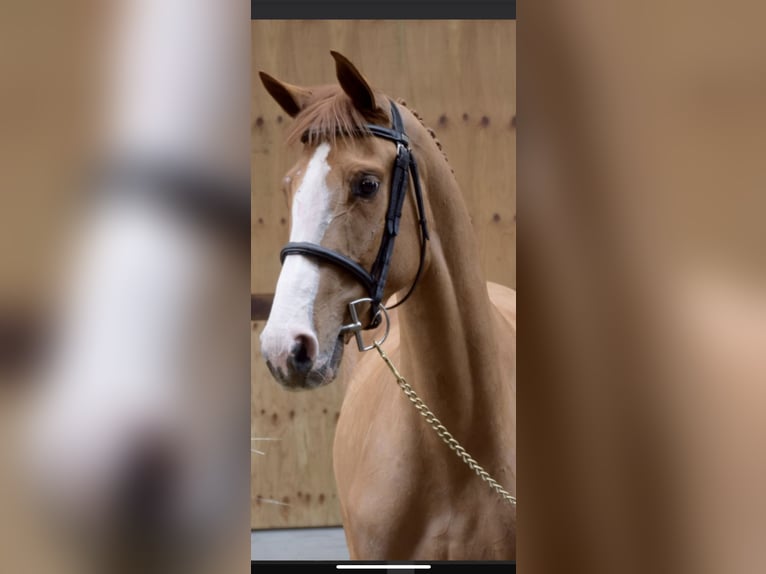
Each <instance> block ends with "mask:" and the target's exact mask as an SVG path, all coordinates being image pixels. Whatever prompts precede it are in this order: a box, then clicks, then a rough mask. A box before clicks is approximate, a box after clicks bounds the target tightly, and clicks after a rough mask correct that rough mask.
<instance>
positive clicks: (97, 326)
mask: <svg viewBox="0 0 766 574" xmlns="http://www.w3.org/2000/svg"><path fill="white" fill-rule="evenodd" d="M248 14H249V6H247V5H246V4H245V3H244V2H240V1H228V0H225V1H224V2H220V1H216V2H210V1H208V0H191V1H186V0H184V1H183V2H181V1H178V0H151V1H146V0H139V1H133V0H132V1H130V2H122V1H114V2H107V3H103V2H91V1H88V0H85V1H79V0H76V1H75V2H69V3H66V4H60V3H51V2H43V3H28V2H18V1H10V2H4V3H3V4H2V6H0V38H1V40H0V43H1V44H0V45H2V49H0V189H2V192H1V193H0V221H1V224H0V238H1V240H0V245H2V254H1V255H0V381H1V384H0V395H1V396H0V437H1V438H0V456H2V459H1V460H2V463H0V508H2V509H3V511H2V513H0V561H1V563H2V567H0V569H2V570H3V571H9V572H11V571H17V572H43V571H46V572H82V573H88V572H93V573H102V572H137V571H141V572H188V571H194V572H197V571H199V572H221V571H227V572H228V571H238V570H241V571H244V570H245V569H246V568H247V558H248V554H249V552H248V517H249V513H248V508H247V500H248V494H247V493H248V484H249V471H248V468H249V457H250V452H249V450H248V448H247V443H248V436H247V432H248V423H249V414H248V404H249V385H248V381H249V328H248V316H247V312H248V311H247V310H248V302H249V293H248V286H249V277H250V267H249V259H248V254H249V236H250V233H249V219H250V217H249V215H250V214H249V205H250V197H249V167H250V166H249V163H248V150H249V131H248V126H249V116H250V108H249V101H248V94H249V76H248V73H249V51H248V42H249V18H248Z"/></svg>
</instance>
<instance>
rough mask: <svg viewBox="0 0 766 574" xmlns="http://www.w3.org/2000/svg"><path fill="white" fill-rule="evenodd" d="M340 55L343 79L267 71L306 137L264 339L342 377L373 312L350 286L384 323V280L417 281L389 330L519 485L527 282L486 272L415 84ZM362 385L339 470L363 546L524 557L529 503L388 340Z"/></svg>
mask: <svg viewBox="0 0 766 574" xmlns="http://www.w3.org/2000/svg"><path fill="white" fill-rule="evenodd" d="M332 55H333V57H334V59H335V63H336V71H337V79H338V82H339V85H327V86H318V87H310V88H305V87H299V86H295V85H291V84H287V83H284V82H281V81H279V80H276V79H274V78H273V77H271V76H269V75H267V74H265V73H263V72H261V74H260V76H261V80H262V81H263V84H264V85H265V87H266V89H267V90H268V92H269V93H270V94H271V96H272V97H273V98H274V99H275V100H276V101H277V103H278V104H279V105H280V106H281V107H282V108H283V109H284V110H285V112H287V113H288V114H289V115H290V116H291V117H293V118H294V120H295V121H294V124H293V126H292V129H291V132H290V134H289V135H288V141H296V140H298V139H301V140H303V141H304V147H303V153H302V155H301V157H300V159H299V160H298V161H297V163H296V164H295V165H294V166H293V167H292V169H290V170H289V172H288V174H287V176H286V177H285V179H284V182H283V185H284V190H283V191H284V193H285V194H286V195H287V198H288V202H289V204H290V210H291V222H290V243H289V244H288V246H287V247H286V248H285V250H283V253H282V258H283V267H282V271H281V273H280V276H279V280H278V283H277V287H276V293H275V297H274V303H273V307H272V310H271V314H270V316H269V320H268V323H267V325H266V327H265V329H264V331H263V333H262V335H261V350H262V354H263V356H264V358H265V359H266V361H267V364H268V366H269V368H270V370H271V372H272V374H273V375H274V377H275V378H276V380H277V381H278V382H279V383H280V384H281V385H283V386H284V387H286V388H289V389H293V390H298V389H309V388H315V387H317V386H320V385H324V384H327V383H330V382H331V381H332V380H334V379H335V378H336V376H337V375H338V371H339V366H340V363H341V358H342V356H343V352H344V347H345V345H346V343H348V342H349V341H350V340H353V339H352V335H353V334H355V333H354V331H356V332H358V328H359V327H360V325H358V324H357V329H354V328H353V323H352V324H351V325H349V323H350V313H349V310H350V309H349V303H350V302H351V301H352V300H356V299H360V298H364V297H369V298H368V299H367V303H366V304H365V305H366V306H365V307H364V309H363V310H364V311H367V310H372V312H371V313H370V315H369V316H368V315H366V314H364V313H362V314H360V319H359V322H362V323H364V324H365V325H366V326H369V325H370V319H369V317H371V316H374V315H375V309H374V307H375V306H376V303H378V300H377V298H376V297H375V296H374V295H373V293H374V292H375V291H376V288H377V287H383V286H384V289H382V293H381V294H380V295H381V296H380V297H379V300H380V302H386V300H387V299H388V301H389V303H390V302H391V301H393V300H394V299H395V300H397V301H399V302H401V301H403V298H404V295H405V294H411V297H409V298H407V300H406V302H404V304H403V305H402V306H401V307H400V308H399V309H397V310H396V311H392V312H391V333H390V335H389V337H388V339H387V340H386V341H385V343H384V344H383V345H382V346H383V348H384V349H385V350H386V352H387V354H388V355H389V356H390V357H391V359H392V360H393V362H394V364H396V365H397V367H398V368H399V370H400V371H401V373H402V374H403V375H404V376H405V377H406V378H407V380H408V381H409V382H410V383H411V384H412V386H413V387H414V388H415V389H416V391H417V392H418V394H419V395H420V396H421V397H422V399H423V400H424V401H425V403H426V404H427V405H428V406H429V407H430V409H431V410H432V411H433V412H434V413H435V414H436V416H438V417H439V419H440V420H441V422H442V423H443V424H444V425H445V426H446V428H448V429H449V431H450V432H451V433H452V435H453V436H454V437H455V438H456V439H457V440H459V441H460V443H461V444H462V445H463V446H464V447H465V449H466V450H467V451H468V452H469V453H470V454H471V455H472V457H473V458H474V459H475V460H476V461H477V462H478V463H479V464H481V465H483V466H484V468H485V469H486V470H487V471H488V472H489V474H490V475H492V477H493V478H494V479H496V480H497V482H499V483H500V484H501V485H503V486H504V487H505V488H506V489H507V490H508V491H509V492H510V493H511V494H513V495H514V496H515V488H516V413H515V404H516V398H515V397H516V295H515V291H513V290H511V289H509V288H507V287H503V286H500V285H497V284H493V283H487V282H485V280H484V278H483V275H482V269H481V266H480V263H479V257H478V247H477V241H476V239H475V236H474V231H473V229H472V226H471V221H470V218H469V215H468V211H467V209H466V205H465V202H464V199H463V196H462V194H461V191H460V189H459V187H458V184H457V181H456V179H455V176H454V175H453V173H452V169H451V168H450V165H449V163H448V162H447V159H446V156H445V155H444V153H443V152H442V151H441V145H440V144H439V142H438V141H437V140H436V138H435V135H434V134H433V131H431V130H429V129H428V128H426V127H425V125H423V123H422V121H421V120H420V118H419V117H418V116H417V115H416V114H415V113H414V112H413V111H411V110H409V109H408V108H407V107H406V105H405V104H404V102H401V101H400V102H399V103H398V105H397V104H395V103H393V102H392V101H391V100H390V99H389V98H388V97H387V96H385V95H384V94H381V93H379V92H378V91H376V90H373V89H372V88H371V87H370V84H369V83H368V81H367V80H366V79H365V78H364V77H363V76H362V74H361V73H360V72H359V71H358V70H357V69H356V68H355V67H354V65H353V64H352V63H351V62H349V61H348V60H347V59H346V58H345V57H344V56H342V55H340V54H338V53H336V52H332ZM397 121H401V126H400V129H398V130H397ZM392 126H393V128H392ZM380 128H383V129H380ZM404 133H406V138H403V137H400V136H402V135H403V134H404ZM371 136H378V137H371ZM402 147H406V148H408V149H409V152H411V155H412V157H414V159H415V160H416V161H417V168H419V169H415V170H414V171H413V170H412V169H411V168H410V169H409V170H405V171H404V174H405V175H404V178H405V179H404V185H405V187H404V193H405V198H404V205H403V208H402V211H401V217H400V219H399V218H398V217H394V218H393V220H396V222H397V223H398V230H396V231H394V233H393V234H394V235H395V236H396V244H395V248H392V251H391V252H390V253H389V255H390V258H389V263H390V267H389V268H388V272H387V274H386V273H385V271H381V269H382V267H385V266H381V265H380V263H381V261H380V260H381V255H380V253H381V252H383V251H384V250H383V248H381V245H385V244H386V241H387V240H388V239H387V236H390V235H391V230H392V229H394V227H391V225H393V224H392V223H391V221H393V220H392V219H391V218H390V217H389V216H390V212H389V203H390V202H393V200H391V199H390V197H391V196H392V195H393V193H394V190H395V188H396V185H397V182H396V181H392V180H396V179H397V178H396V173H395V170H392V166H393V165H394V164H395V162H396V161H397V158H398V157H399V155H398V154H399V153H400V152H401V148H402ZM408 173H409V175H408ZM400 178H401V174H400ZM407 184H409V186H407ZM408 188H409V189H408ZM411 191H412V193H410V192H411ZM419 198H420V199H422V206H421V209H418V204H419V203H420V201H418V199H419ZM421 211H422V213H421ZM387 214H388V215H387ZM389 220H390V221H389ZM424 222H427V227H426V223H424ZM397 231H398V233H397ZM316 246H319V247H316ZM424 246H425V248H423V247H424ZM328 253H329V255H328ZM338 256H340V257H338ZM339 259H341V261H339ZM383 259H385V255H383ZM354 264H356V265H357V267H359V269H358V270H357V269H354V268H353V267H354ZM371 268H372V269H373V270H374V272H373V273H371V274H369V275H368V276H369V277H371V282H372V284H369V283H370V282H369V281H366V279H365V278H366V276H365V275H364V274H365V273H367V271H366V270H368V269H371ZM375 270H377V271H375ZM381 274H382V280H381ZM418 279H419V280H418ZM413 287H414V288H413ZM410 291H411V292H410ZM370 299H372V301H371V302H370ZM371 306H372V309H371ZM357 323H358V322H357ZM377 336H378V338H380V333H377ZM366 338H367V339H370V336H369V335H368V336H366ZM355 359H356V357H355ZM347 385H348V386H347V390H346V394H345V397H344V401H343V405H342V408H341V413H340V419H339V420H338V425H337V430H336V436H335V444H334V470H335V477H336V482H337V487H338V495H339V500H340V505H341V512H342V517H343V525H344V529H345V532H346V540H347V543H348V547H349V553H350V556H351V558H352V559H365V560H492V559H494V560H513V559H515V557H516V507H515V505H511V504H507V503H506V502H505V501H504V500H503V499H501V498H500V497H499V496H498V494H497V493H496V492H494V491H493V490H492V489H490V488H489V486H488V485H487V484H486V483H485V482H482V481H481V480H480V479H479V478H478V477H477V476H476V475H475V474H474V473H473V472H472V471H471V469H469V468H468V467H467V466H466V465H465V464H464V463H463V461H461V460H460V459H459V458H458V457H457V456H455V453H453V452H451V451H450V449H449V448H448V447H447V446H446V445H445V444H444V443H443V442H442V441H441V439H440V438H439V437H438V436H437V434H436V433H435V432H434V431H433V429H432V428H430V426H429V425H428V423H427V422H426V421H425V420H424V419H423V417H422V416H421V415H420V413H419V412H418V411H417V410H416V409H415V408H413V405H412V404H411V403H410V401H409V400H408V399H407V397H405V396H404V394H403V393H402V391H401V390H400V389H399V388H397V385H396V382H395V378H394V376H393V375H392V373H391V371H389V369H388V367H387V366H386V364H385V363H384V362H383V361H382V360H381V358H380V357H378V356H377V353H374V352H373V353H363V354H362V355H361V356H359V357H358V360H357V362H356V364H355V365H354V366H353V369H351V371H350V372H349V373H348V383H347Z"/></svg>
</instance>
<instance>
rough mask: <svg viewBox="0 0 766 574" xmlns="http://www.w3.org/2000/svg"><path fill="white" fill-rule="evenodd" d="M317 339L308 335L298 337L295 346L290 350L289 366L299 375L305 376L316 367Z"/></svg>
mask: <svg viewBox="0 0 766 574" xmlns="http://www.w3.org/2000/svg"><path fill="white" fill-rule="evenodd" d="M316 347H317V344H316V339H314V338H313V337H310V336H306V335H298V336H297V337H296V338H295V344H294V345H293V348H292V349H291V350H290V356H289V357H288V359H287V361H288V364H289V365H290V366H291V367H292V368H293V369H294V370H295V371H296V372H298V373H300V374H302V375H305V374H306V373H308V372H309V371H310V370H311V367H312V366H313V365H314V357H315V356H316Z"/></svg>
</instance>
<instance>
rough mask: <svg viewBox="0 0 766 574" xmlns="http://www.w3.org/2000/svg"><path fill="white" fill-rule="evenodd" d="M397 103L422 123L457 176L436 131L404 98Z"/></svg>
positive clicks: (453, 173)
mask: <svg viewBox="0 0 766 574" xmlns="http://www.w3.org/2000/svg"><path fill="white" fill-rule="evenodd" d="M396 103H397V104H400V105H402V106H404V107H405V108H407V109H408V110H410V113H411V114H412V115H413V116H415V119H416V120H418V121H419V122H420V125H421V126H423V129H425V130H426V131H427V132H428V135H430V136H431V139H433V140H434V143H436V147H438V148H439V151H440V152H442V157H443V158H444V161H445V162H447V165H448V166H449V169H450V171H451V172H452V175H455V170H454V168H453V167H452V165H450V162H449V158H448V157H447V152H445V151H444V148H443V146H442V142H440V141H439V138H437V137H436V132H435V131H434V130H432V129H431V128H429V127H428V126H427V125H426V123H425V122H424V121H423V118H422V117H420V114H419V113H418V112H416V111H415V110H414V109H412V108H411V107H409V106H408V105H407V102H405V101H404V100H403V99H402V98H399V99H397V100H396Z"/></svg>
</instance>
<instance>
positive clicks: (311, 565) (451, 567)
mask: <svg viewBox="0 0 766 574" xmlns="http://www.w3.org/2000/svg"><path fill="white" fill-rule="evenodd" d="M339 564H342V565H343V566H354V565H359V566H360V568H358V569H356V568H354V569H348V568H344V569H338V568H337V566H338V565H339ZM364 564H376V565H388V564H390V565H394V564H396V565H405V564H406V565H419V564H428V565H430V566H431V567H430V568H429V569H420V568H417V569H416V568H413V569H411V570H410V569H390V570H389V569H363V568H361V566H362V565H364ZM288 570H289V571H290V572H292V571H298V572H311V573H312V574H313V573H314V572H319V573H322V572H327V573H330V572H333V573H335V574H342V573H349V574H353V573H359V572H371V573H372V572H377V573H380V574H383V573H390V572H397V573H400V574H405V573H408V572H415V573H416V574H418V573H421V572H422V573H424V574H425V573H429V572H433V573H436V574H438V573H440V572H449V573H452V574H458V573H461V572H479V573H481V572H493V573H497V574H500V573H501V572H503V573H505V574H515V572H516V562H515V561H514V562H378V561H370V562H324V561H322V562H282V561H252V562H251V563H250V572H251V574H255V573H256V572H259V573H266V572H269V573H270V572H274V571H276V572H287V571H288Z"/></svg>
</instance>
